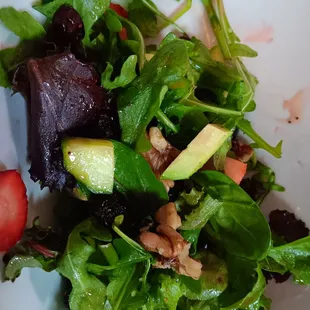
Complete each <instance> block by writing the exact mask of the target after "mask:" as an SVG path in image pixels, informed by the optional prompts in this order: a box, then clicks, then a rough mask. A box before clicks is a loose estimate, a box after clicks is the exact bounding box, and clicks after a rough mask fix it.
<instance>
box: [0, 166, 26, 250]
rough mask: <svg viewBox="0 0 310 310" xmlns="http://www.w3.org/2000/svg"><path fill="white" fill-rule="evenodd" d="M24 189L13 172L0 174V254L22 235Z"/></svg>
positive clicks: (24, 217)
mask: <svg viewBox="0 0 310 310" xmlns="http://www.w3.org/2000/svg"><path fill="white" fill-rule="evenodd" d="M27 210H28V201H27V195H26V187H25V184H24V182H23V180H22V178H21V176H20V174H19V173H18V172H17V171H15V170H8V171H3V172H0V252H4V251H8V250H9V249H10V248H11V247H12V246H13V245H15V243H16V242H17V241H19V240H20V238H21V237H22V235H23V231H24V228H25V226H26V220H27Z"/></svg>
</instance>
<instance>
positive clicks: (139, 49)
mask: <svg viewBox="0 0 310 310" xmlns="http://www.w3.org/2000/svg"><path fill="white" fill-rule="evenodd" d="M118 18H119V20H120V21H121V22H122V25H123V27H125V28H126V30H127V36H128V40H126V41H123V44H125V43H127V44H128V46H129V47H131V48H132V50H133V52H134V53H135V54H136V55H137V56H138V64H139V69H140V71H141V70H142V68H143V67H144V62H145V44H144V38H143V36H142V33H141V32H140V30H139V28H138V27H137V26H136V25H135V24H134V23H132V22H131V21H129V20H128V19H126V18H123V17H121V16H118ZM133 42H134V44H133ZM133 45H134V49H133Z"/></svg>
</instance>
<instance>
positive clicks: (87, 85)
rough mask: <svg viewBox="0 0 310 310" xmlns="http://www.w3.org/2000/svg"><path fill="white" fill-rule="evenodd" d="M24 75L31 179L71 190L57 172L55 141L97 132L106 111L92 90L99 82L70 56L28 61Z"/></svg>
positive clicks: (104, 98)
mask: <svg viewBox="0 0 310 310" xmlns="http://www.w3.org/2000/svg"><path fill="white" fill-rule="evenodd" d="M27 71H28V76H29V81H30V122H31V124H30V126H31V137H32V139H31V145H30V159H31V168H30V174H31V178H32V179H33V180H34V181H38V180H40V181H41V186H42V187H45V186H47V187H49V188H50V189H58V190H62V189H63V188H64V187H72V186H73V185H74V179H73V178H72V177H71V175H69V174H68V173H67V172H66V171H65V169H64V167H63V162H62V157H61V151H60V142H61V138H62V137H63V136H64V135H67V134H74V131H75V130H77V131H78V130H80V131H83V132H84V133H85V134H87V133H88V131H89V130H88V129H89V128H88V127H90V128H91V129H94V127H96V126H97V130H98V131H99V130H100V127H99V125H100V120H98V121H97V122H96V118H97V117H98V115H99V116H100V115H102V114H103V113H104V111H106V110H108V101H109V97H108V95H107V93H106V92H105V91H104V90H103V89H102V88H101V87H99V86H98V85H97V83H98V79H99V77H98V75H97V73H96V71H95V69H94V68H93V67H92V66H91V65H86V64H83V63H82V62H80V61H78V60H77V59H76V58H75V56H74V55H73V54H71V53H63V54H60V55H54V56H49V57H45V58H41V59H30V60H29V61H28V62H27ZM28 104H29V102H28ZM89 124H91V125H90V126H89ZM101 131H102V130H101ZM103 134H104V133H103V132H102V135H103Z"/></svg>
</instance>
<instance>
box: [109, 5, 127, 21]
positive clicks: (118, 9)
mask: <svg viewBox="0 0 310 310" xmlns="http://www.w3.org/2000/svg"><path fill="white" fill-rule="evenodd" d="M110 9H111V10H113V11H114V12H115V13H117V14H118V15H119V16H122V17H125V18H128V12H127V11H126V10H125V9H124V8H123V7H122V6H121V5H119V4H114V3H111V4H110Z"/></svg>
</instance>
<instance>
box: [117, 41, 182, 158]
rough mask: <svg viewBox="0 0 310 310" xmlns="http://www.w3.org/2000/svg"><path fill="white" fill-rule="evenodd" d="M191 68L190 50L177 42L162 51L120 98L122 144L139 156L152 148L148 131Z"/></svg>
mask: <svg viewBox="0 0 310 310" xmlns="http://www.w3.org/2000/svg"><path fill="white" fill-rule="evenodd" d="M187 68H188V56H187V52H186V47H185V45H184V44H183V43H182V42H179V41H173V42H171V43H169V44H167V45H165V46H164V47H162V48H161V49H160V50H159V51H158V52H157V53H156V54H155V56H154V57H153V58H152V59H151V60H150V61H149V62H148V63H147V64H146V65H145V67H144V68H143V70H142V72H141V75H140V77H138V78H137V79H136V80H134V82H133V83H132V84H131V86H130V87H129V88H128V89H126V90H124V91H123V92H122V93H121V94H120V95H119V97H118V111H119V118H120V123H121V128H122V141H123V142H125V143H126V144H128V145H130V146H132V147H134V148H135V149H136V150H137V151H138V152H143V151H146V150H148V148H150V144H149V143H147V142H148V141H147V139H146V135H145V134H146V133H145V129H146V127H147V125H148V124H149V122H150V121H151V120H152V118H153V117H154V116H155V114H156V112H157V111H158V110H159V107H160V105H161V102H162V100H163V98H164V95H165V94H166V92H167V90H168V88H169V89H171V88H177V83H178V82H179V81H180V80H182V78H183V77H184V76H185V74H186V72H187Z"/></svg>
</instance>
